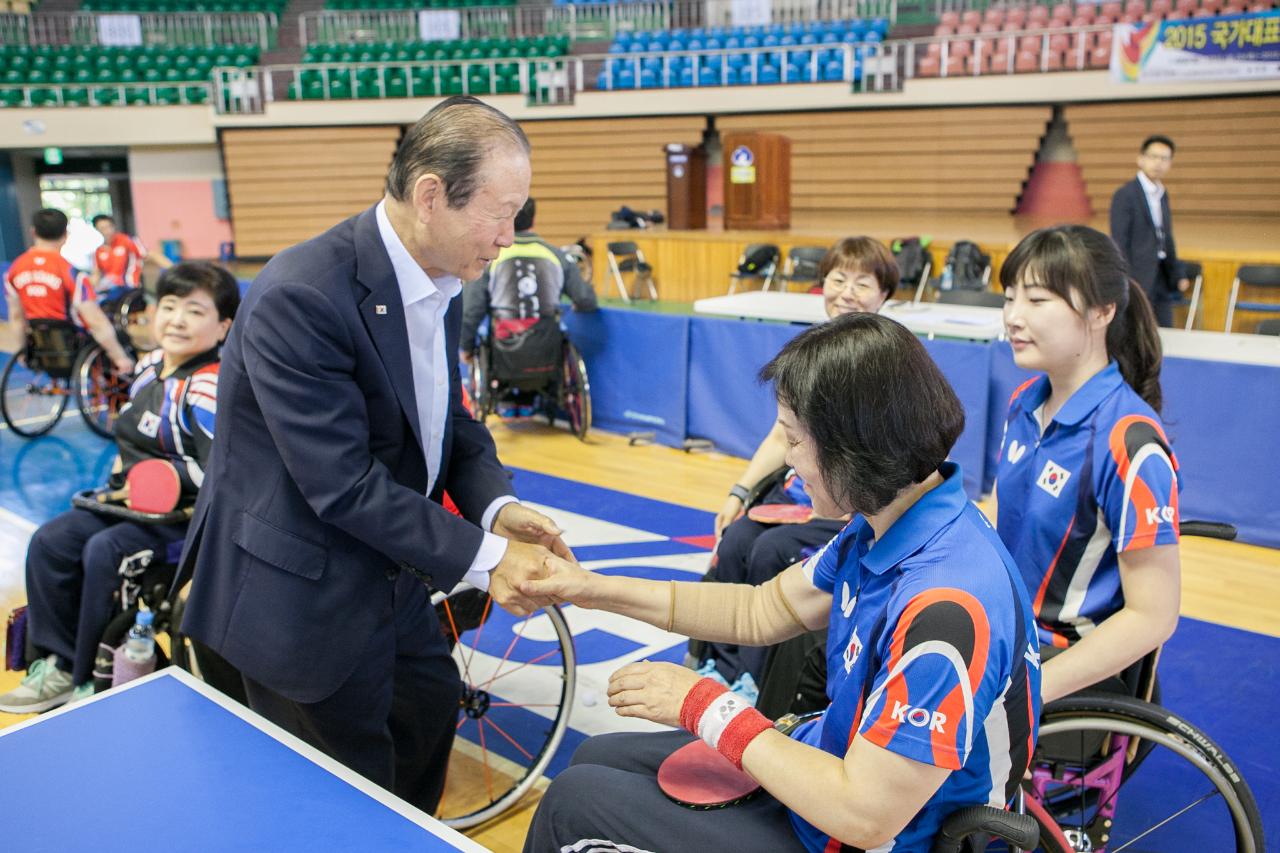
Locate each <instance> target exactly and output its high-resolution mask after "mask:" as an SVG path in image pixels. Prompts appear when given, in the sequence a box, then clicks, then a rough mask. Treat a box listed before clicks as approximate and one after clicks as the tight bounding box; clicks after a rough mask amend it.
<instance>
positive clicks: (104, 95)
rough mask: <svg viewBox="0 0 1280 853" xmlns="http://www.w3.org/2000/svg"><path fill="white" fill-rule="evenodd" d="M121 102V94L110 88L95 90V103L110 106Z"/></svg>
mask: <svg viewBox="0 0 1280 853" xmlns="http://www.w3.org/2000/svg"><path fill="white" fill-rule="evenodd" d="M119 100H120V92H119V90H118V89H113V88H111V87H108V86H98V87H97V88H95V89H94V90H93V101H94V103H96V104H102V105H104V106H109V105H111V104H114V103H116V102H118V101H119Z"/></svg>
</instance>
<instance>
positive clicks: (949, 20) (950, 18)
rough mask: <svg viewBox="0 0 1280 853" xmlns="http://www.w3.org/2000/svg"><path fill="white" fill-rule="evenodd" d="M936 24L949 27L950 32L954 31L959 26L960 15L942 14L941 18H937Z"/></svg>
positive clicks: (952, 13) (955, 13)
mask: <svg viewBox="0 0 1280 853" xmlns="http://www.w3.org/2000/svg"><path fill="white" fill-rule="evenodd" d="M938 23H940V24H942V25H943V26H947V27H951V28H952V30H954V29H955V28H956V27H958V26H960V13H959V12H943V13H942V15H941V17H939V18H938Z"/></svg>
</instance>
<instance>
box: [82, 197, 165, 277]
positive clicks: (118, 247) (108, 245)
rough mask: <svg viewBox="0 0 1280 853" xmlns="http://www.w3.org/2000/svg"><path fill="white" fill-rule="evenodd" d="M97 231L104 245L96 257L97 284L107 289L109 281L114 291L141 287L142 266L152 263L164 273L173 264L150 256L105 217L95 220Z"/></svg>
mask: <svg viewBox="0 0 1280 853" xmlns="http://www.w3.org/2000/svg"><path fill="white" fill-rule="evenodd" d="M93 227H94V228H96V229H98V233H100V234H101V235H102V241H103V242H102V245H101V246H99V247H98V250H97V251H96V252H94V253H93V266H94V284H97V285H98V286H99V288H101V289H106V286H104V285H103V280H104V279H105V280H106V281H107V282H109V284H110V286H111V287H138V286H139V285H140V284H142V265H143V263H144V262H146V261H148V260H150V261H154V262H155V263H156V264H158V265H159V266H160V267H161V269H168V268H169V267H170V266H172V262H171V261H170V260H169V259H168V258H166V257H165V256H164V255H149V254H147V250H146V249H145V248H143V246H142V243H141V241H138V240H134V239H133V238H132V237H130V236H129V235H128V234H125V233H124V232H122V231H120V230H119V229H117V228H116V221H115V219H113V218H112V217H110V216H108V215H107V214H105V213H100V214H98V215H97V216H95V217H93Z"/></svg>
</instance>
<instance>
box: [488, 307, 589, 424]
mask: <svg viewBox="0 0 1280 853" xmlns="http://www.w3.org/2000/svg"><path fill="white" fill-rule="evenodd" d="M543 324H546V325H545V326H544V325H543ZM538 325H539V326H542V329H543V331H542V332H540V333H539V334H540V336H541V338H542V339H541V340H540V341H539V342H538V343H537V344H536V345H535V346H533V347H529V348H527V349H525V348H523V347H519V346H517V347H515V348H512V347H511V346H510V345H509V344H507V343H505V342H504V341H502V340H495V337H496V336H495V335H494V333H493V329H492V324H491V326H490V331H489V333H488V334H486V335H485V336H484V338H483V340H482V341H481V343H480V346H479V348H478V349H477V350H476V351H475V355H474V358H473V359H472V361H471V371H470V379H469V385H468V388H467V392H468V393H469V394H470V395H471V400H472V406H473V408H472V411H473V414H474V415H475V417H476V419H477V420H479V421H481V422H483V421H484V420H485V418H487V417H488V416H489V415H491V414H494V413H495V412H497V410H498V405H499V403H502V402H504V401H512V400H516V399H521V400H523V399H529V400H531V401H532V402H533V406H534V409H535V411H537V412H539V413H540V414H542V415H544V416H545V417H546V418H547V423H548V424H551V425H553V426H554V425H555V422H556V420H557V419H559V418H561V417H563V418H564V419H565V420H567V421H568V424H569V429H570V430H571V431H572V432H573V434H574V435H576V436H577V437H578V438H579V439H581V440H583V441H585V440H586V438H587V433H588V432H589V431H590V430H591V383H590V381H589V380H588V378H587V364H586V362H585V361H584V360H583V358H582V354H581V353H580V352H578V348H577V347H575V346H574V345H573V342H572V341H570V340H569V338H568V336H566V335H565V334H564V331H563V330H562V329H561V328H560V326H559V321H558V320H556V319H553V318H543V319H542V320H539V321H538ZM536 328H537V327H535V329H536ZM535 350H536V352H535Z"/></svg>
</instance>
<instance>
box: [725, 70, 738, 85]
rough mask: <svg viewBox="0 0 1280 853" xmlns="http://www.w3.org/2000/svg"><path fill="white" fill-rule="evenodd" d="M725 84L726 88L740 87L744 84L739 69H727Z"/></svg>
mask: <svg viewBox="0 0 1280 853" xmlns="http://www.w3.org/2000/svg"><path fill="white" fill-rule="evenodd" d="M724 84H725V85H726V86H739V85H741V84H742V77H741V75H740V74H739V73H738V69H736V68H734V67H733V66H732V65H731V66H729V67H728V68H727V69H725V72H724Z"/></svg>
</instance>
